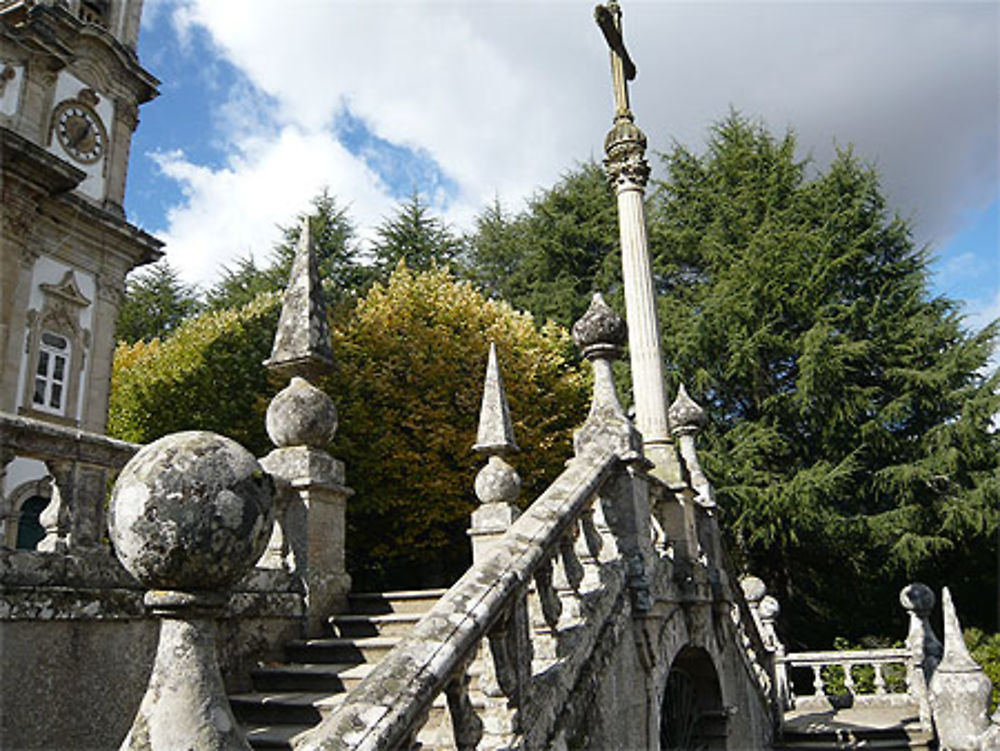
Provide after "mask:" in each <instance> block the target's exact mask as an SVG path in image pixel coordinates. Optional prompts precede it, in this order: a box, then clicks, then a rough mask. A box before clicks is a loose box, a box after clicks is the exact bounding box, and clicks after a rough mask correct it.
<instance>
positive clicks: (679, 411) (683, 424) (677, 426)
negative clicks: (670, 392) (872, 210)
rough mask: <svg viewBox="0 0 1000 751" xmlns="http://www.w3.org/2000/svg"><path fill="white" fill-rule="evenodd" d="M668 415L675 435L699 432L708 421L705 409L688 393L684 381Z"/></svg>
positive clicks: (671, 429)
mask: <svg viewBox="0 0 1000 751" xmlns="http://www.w3.org/2000/svg"><path fill="white" fill-rule="evenodd" d="M667 416H668V417H669V418H670V432H671V433H673V434H674V435H684V434H693V433H697V432H698V431H700V430H701V429H702V428H703V427H705V423H706V421H707V420H706V418H705V410H703V409H702V408H701V407H700V406H698V403H697V402H696V401H695V400H694V399H692V398H691V397H690V396H689V395H688V392H687V389H686V388H684V384H683V383H682V384H681V385H680V388H678V389H677V398H676V399H674V403H673V404H671V405H670V410H669V411H668V412H667Z"/></svg>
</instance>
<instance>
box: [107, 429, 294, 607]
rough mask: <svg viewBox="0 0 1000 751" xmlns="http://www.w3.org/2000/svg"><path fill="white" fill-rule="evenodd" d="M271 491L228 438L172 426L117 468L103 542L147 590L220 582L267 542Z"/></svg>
mask: <svg viewBox="0 0 1000 751" xmlns="http://www.w3.org/2000/svg"><path fill="white" fill-rule="evenodd" d="M273 494H274V484H273V481H272V480H271V477H270V475H268V474H267V473H265V472H264V470H263V469H262V468H261V466H260V464H258V463H257V460H256V459H255V458H254V456H253V454H251V453H250V452H249V451H247V450H246V449H245V448H243V447H242V446H240V445H239V444H238V443H236V441H233V440H230V439H229V438H225V437H224V436H220V435H216V434H215V433H208V432H205V431H189V432H185V433H174V434H172V435H168V436H165V437H164V438H161V439H160V440H158V441H154V442H153V443H151V444H149V445H148V446H144V447H143V448H142V449H140V450H139V451H138V453H136V455H135V456H134V457H132V459H131V460H130V461H129V462H128V464H126V465H125V467H124V468H123V469H122V471H121V474H120V475H119V476H118V481H117V482H116V483H115V487H114V490H113V491H112V494H111V508H110V512H109V520H108V527H109V529H110V532H111V542H112V543H113V545H114V548H115V552H116V554H117V555H118V559H119V560H120V561H121V562H122V565H123V566H125V568H126V569H127V570H128V571H129V572H130V573H131V574H132V575H133V576H135V577H136V578H137V579H138V580H139V581H140V582H142V583H143V584H144V585H146V586H147V587H149V588H151V589H180V590H205V589H224V588H228V587H230V586H232V585H233V584H235V583H236V581H238V580H239V579H240V578H241V577H242V576H243V575H244V574H245V573H246V572H247V571H248V570H249V569H250V567H251V566H253V564H254V563H255V562H256V560H257V559H258V558H260V556H261V554H262V553H263V552H264V548H265V547H266V546H267V541H268V538H269V537H270V534H271V524H272V522H273V517H272V510H271V502H272V496H273Z"/></svg>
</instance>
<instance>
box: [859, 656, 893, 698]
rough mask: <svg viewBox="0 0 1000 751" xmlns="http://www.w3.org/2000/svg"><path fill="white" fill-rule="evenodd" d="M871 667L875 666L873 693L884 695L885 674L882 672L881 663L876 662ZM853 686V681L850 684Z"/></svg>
mask: <svg viewBox="0 0 1000 751" xmlns="http://www.w3.org/2000/svg"><path fill="white" fill-rule="evenodd" d="M873 667H874V668H875V694H876V695H877V696H884V695H885V676H884V675H883V673H882V663H880V662H876V663H875V664H874V665H873ZM851 685H852V687H853V683H852V684H851Z"/></svg>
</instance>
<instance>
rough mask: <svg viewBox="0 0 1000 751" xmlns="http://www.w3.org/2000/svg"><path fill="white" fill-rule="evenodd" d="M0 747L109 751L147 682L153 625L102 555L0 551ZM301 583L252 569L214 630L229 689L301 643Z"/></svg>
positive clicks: (136, 590) (8, 750)
mask: <svg viewBox="0 0 1000 751" xmlns="http://www.w3.org/2000/svg"><path fill="white" fill-rule="evenodd" d="M0 582H2V583H0V676H3V680H0V749H2V751H21V749H48V750H51V749H56V748H58V749H61V750H62V749H65V750H66V751H70V750H71V749H80V751H84V750H86V751H100V750H102V749H117V748H118V747H119V745H120V744H121V741H122V739H123V738H124V737H125V734H126V733H127V732H128V729H129V726H130V725H131V723H132V719H133V718H134V717H135V713H136V710H137V708H138V706H139V702H140V700H141V699H142V695H143V693H144V691H145V689H146V684H147V681H148V680H149V672H150V669H151V667H152V663H153V657H154V655H155V652H156V645H157V636H158V632H157V630H158V627H159V623H158V619H155V618H151V617H150V616H149V615H148V614H147V612H146V609H145V608H144V606H143V604H142V597H143V593H144V591H145V590H144V588H142V587H141V586H140V585H139V584H138V582H136V581H134V580H133V579H132V578H131V577H130V576H129V575H128V574H127V573H126V572H125V571H124V570H123V569H122V568H121V566H120V565H119V564H118V563H117V561H115V560H114V559H113V558H111V556H110V554H108V553H105V552H103V551H101V552H95V553H94V554H92V555H64V554H47V553H39V552H35V551H9V550H0ZM303 612H304V605H303V595H302V594H301V585H299V584H297V583H295V582H293V581H292V579H291V578H290V577H289V576H287V575H286V574H283V573H282V572H278V571H266V570H262V569H256V570H255V571H254V572H252V573H251V575H250V576H249V577H247V578H246V579H245V580H244V581H243V582H241V584H240V585H239V586H238V587H237V591H236V592H234V594H233V596H232V598H231V600H230V617H228V618H225V619H223V620H222V621H221V622H220V624H219V639H218V650H219V656H220V662H221V665H222V669H223V674H224V676H225V679H226V683H227V687H229V688H231V689H234V690H240V689H245V688H246V687H247V686H248V685H249V680H248V672H249V668H250V667H252V665H253V664H255V663H256V661H257V660H259V659H268V658H271V657H277V650H278V649H280V645H282V644H283V643H285V642H286V641H288V640H289V639H293V638H298V637H299V636H300V635H301V628H302V615H303Z"/></svg>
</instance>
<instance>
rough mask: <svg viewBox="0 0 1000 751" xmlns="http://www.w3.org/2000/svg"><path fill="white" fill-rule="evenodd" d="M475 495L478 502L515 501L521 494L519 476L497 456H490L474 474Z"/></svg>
mask: <svg viewBox="0 0 1000 751" xmlns="http://www.w3.org/2000/svg"><path fill="white" fill-rule="evenodd" d="M475 488H476V497H477V498H478V499H479V502H480V503H516V502H517V499H518V498H519V497H520V495H521V478H520V476H519V475H518V474H517V470H515V469H514V468H513V467H512V466H510V465H509V464H508V463H507V462H505V461H504V460H503V459H502V458H501V457H499V456H496V455H494V456H491V457H490V460H489V462H487V464H486V466H485V467H483V468H482V469H481V470H479V473H478V474H477V475H476V483H475Z"/></svg>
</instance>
